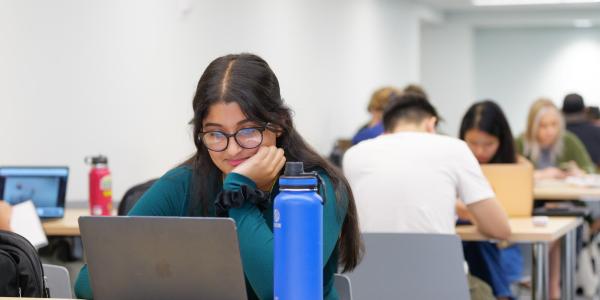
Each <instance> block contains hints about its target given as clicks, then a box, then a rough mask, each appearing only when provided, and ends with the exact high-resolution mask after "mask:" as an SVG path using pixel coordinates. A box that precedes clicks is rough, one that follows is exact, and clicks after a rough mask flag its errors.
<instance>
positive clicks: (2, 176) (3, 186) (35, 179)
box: [0, 167, 69, 219]
mask: <svg viewBox="0 0 600 300" xmlns="http://www.w3.org/2000/svg"><path fill="white" fill-rule="evenodd" d="M68 177H69V168H68V167H0V199H3V200H5V201H7V202H8V203H9V204H11V205H16V204H19V203H22V202H25V201H27V200H32V202H33V204H34V206H35V208H36V211H37V214H38V215H39V216H40V218H42V219H44V218H62V217H63V216H64V213H65V197H66V194H67V180H68Z"/></svg>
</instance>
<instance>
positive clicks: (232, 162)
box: [227, 158, 247, 167]
mask: <svg viewBox="0 0 600 300" xmlns="http://www.w3.org/2000/svg"><path fill="white" fill-rule="evenodd" d="M246 159H247V158H240V159H228V160H227V163H228V164H229V165H231V166H234V167H237V166H238V165H239V164H241V163H243V162H245V161H246Z"/></svg>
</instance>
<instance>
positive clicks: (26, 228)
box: [10, 201, 48, 249]
mask: <svg viewBox="0 0 600 300" xmlns="http://www.w3.org/2000/svg"><path fill="white" fill-rule="evenodd" d="M10 228H11V230H12V231H13V232H16V233H18V234H20V235H22V236H23V237H25V238H26V239H27V240H29V242H30V243H31V244H32V245H33V246H35V247H36V248H38V249H39V248H41V247H43V246H46V245H48V239H47V238H46V233H45V232H44V228H43V227H42V222H41V221H40V217H39V216H38V214H37V212H36V210H35V206H34V205H33V202H31V201H26V202H22V203H19V204H16V205H13V206H12V215H11V217H10Z"/></svg>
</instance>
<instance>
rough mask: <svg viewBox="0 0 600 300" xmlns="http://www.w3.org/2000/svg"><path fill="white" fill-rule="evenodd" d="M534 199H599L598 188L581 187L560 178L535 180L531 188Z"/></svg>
mask: <svg viewBox="0 0 600 300" xmlns="http://www.w3.org/2000/svg"><path fill="white" fill-rule="evenodd" d="M533 195H534V197H535V199H544V200H583V201H600V188H598V187H581V186H576V185H572V184H568V183H566V182H565V181H562V180H540V181H536V183H535V188H534V189H533Z"/></svg>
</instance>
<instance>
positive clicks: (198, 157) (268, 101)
mask: <svg viewBox="0 0 600 300" xmlns="http://www.w3.org/2000/svg"><path fill="white" fill-rule="evenodd" d="M218 102H225V103H230V102H235V103H237V104H238V105H239V106H240V108H241V110H242V111H243V112H244V114H245V115H246V116H247V117H248V118H249V119H250V120H254V121H259V122H269V123H271V124H273V125H274V126H275V127H277V128H280V129H281V132H280V133H281V135H280V136H279V137H278V138H277V143H276V145H277V147H279V148H282V149H283V150H284V152H285V157H286V159H287V161H301V162H304V167H305V169H306V170H310V171H314V170H317V169H319V170H323V171H325V172H326V173H327V174H328V175H329V177H330V179H331V182H332V183H333V187H334V189H335V193H336V197H337V199H338V204H340V203H342V202H339V201H342V199H344V198H345V199H347V200H348V206H347V213H346V218H345V220H344V223H343V225H342V233H341V237H340V241H339V244H338V245H339V247H340V262H341V263H342V264H343V271H344V272H346V271H350V270H352V269H354V268H355V267H356V265H358V263H359V261H360V258H361V256H362V252H363V246H362V241H361V236H360V231H359V229H358V217H357V213H356V205H355V203H354V197H353V196H352V191H351V189H350V185H349V184H348V182H347V180H346V179H345V177H344V176H343V175H342V173H341V172H340V170H339V169H337V168H336V167H334V166H333V165H331V164H330V163H328V162H327V161H326V160H325V159H323V158H322V157H321V156H320V155H319V154H317V152H316V151H315V150H313V149H312V148H311V147H310V146H309V145H308V144H307V143H306V142H305V141H304V139H303V138H302V137H301V136H300V134H298V132H297V131H296V129H295V128H294V124H293V122H292V116H291V110H290V109H289V108H288V107H287V106H286V105H285V104H284V102H283V100H282V98H281V95H280V92H279V82H278V80H277V77H276V76H275V74H274V73H273V71H272V70H271V68H270V67H269V65H268V64H267V62H266V61H264V60H263V59H262V58H260V57H258V56H256V55H253V54H236V55H233V54H232V55H226V56H222V57H219V58H217V59H215V60H214V61H212V62H211V63H210V64H209V65H208V67H207V68H206V70H205V71H204V73H203V74H202V77H201V78H200V81H198V87H197V89H196V95H195V96H194V101H193V108H194V119H193V120H192V123H193V125H194V137H197V136H198V134H199V133H200V132H201V131H202V120H204V118H205V117H206V115H207V113H208V109H209V108H210V107H211V106H212V105H213V104H215V103H218ZM194 143H195V144H196V154H195V155H194V156H193V157H192V158H190V159H189V160H188V161H187V162H186V163H187V164H188V165H191V166H192V169H193V175H192V180H193V182H192V185H193V188H192V191H191V192H192V195H191V196H190V203H189V205H190V211H191V214H195V215H204V216H207V215H209V214H210V212H209V207H211V206H212V205H211V204H212V201H213V200H214V199H211V196H212V195H214V193H215V192H216V191H217V190H218V189H219V184H220V180H221V179H222V178H223V177H222V176H223V174H222V172H221V171H220V170H219V169H218V168H217V167H216V166H215V165H214V163H213V162H212V160H211V158H210V156H209V153H208V149H207V148H206V146H204V144H203V143H202V141H200V140H199V139H198V138H196V139H194Z"/></svg>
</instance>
